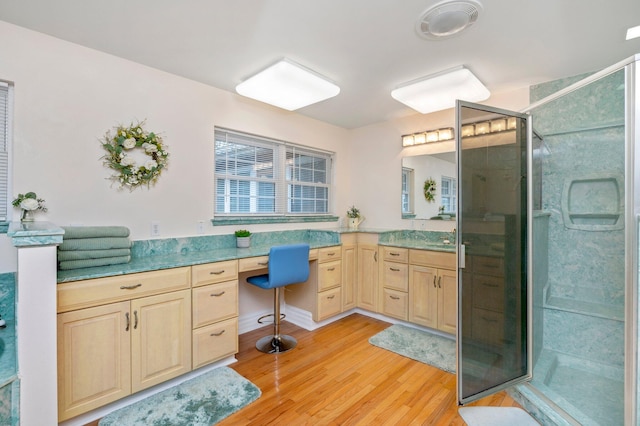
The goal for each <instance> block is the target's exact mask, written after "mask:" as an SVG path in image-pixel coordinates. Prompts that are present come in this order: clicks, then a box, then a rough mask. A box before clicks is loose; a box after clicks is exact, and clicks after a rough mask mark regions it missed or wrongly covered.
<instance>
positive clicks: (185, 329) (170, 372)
mask: <svg viewBox="0 0 640 426" xmlns="http://www.w3.org/2000/svg"><path fill="white" fill-rule="evenodd" d="M131 312H132V322H133V324H132V326H131V327H132V334H131V363H132V368H131V387H132V390H133V392H137V391H139V390H141V389H146V388H148V387H150V386H153V385H156V384H158V383H161V382H164V381H166V380H169V379H171V378H174V377H177V376H179V375H181V374H184V373H187V372H189V371H190V370H191V291H190V290H183V291H176V292H172V293H166V294H160V295H157V296H150V297H145V298H142V299H135V300H132V301H131Z"/></svg>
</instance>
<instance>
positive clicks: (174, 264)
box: [58, 241, 339, 283]
mask: <svg viewBox="0 0 640 426" xmlns="http://www.w3.org/2000/svg"><path fill="white" fill-rule="evenodd" d="M300 242H301V243H302V242H307V241H300ZM335 245H339V243H337V244H336V243H309V246H310V247H311V249H316V248H322V247H331V246H335ZM270 248H271V246H270V245H264V246H256V247H250V248H235V247H233V248H217V249H213V250H205V251H190V252H182V253H171V254H160V255H155V256H145V257H137V258H136V257H134V258H132V259H131V262H129V263H123V264H119V265H109V266H97V267H94V268H82V269H69V270H65V271H58V283H63V282H69V281H78V280H87V279H91V278H101V277H108V276H116V275H125V274H133V273H136V272H147V271H156V270H159V269H170V268H179V267H182V266H192V265H201V264H204V263H211V262H220V261H223V260H232V259H243V258H247V257H256V256H266V255H268V254H269V249H270Z"/></svg>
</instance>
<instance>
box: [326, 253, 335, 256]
mask: <svg viewBox="0 0 640 426" xmlns="http://www.w3.org/2000/svg"><path fill="white" fill-rule="evenodd" d="M335 255H336V254H335V253H334V252H331V253H327V256H335Z"/></svg>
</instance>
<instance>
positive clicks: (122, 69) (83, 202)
mask: <svg viewBox="0 0 640 426" xmlns="http://www.w3.org/2000/svg"><path fill="white" fill-rule="evenodd" d="M0 39H1V40H4V41H10V43H0V79H2V80H9V81H12V82H14V84H15V108H14V112H15V118H14V135H13V136H14V137H13V144H14V145H13V148H14V149H13V161H14V173H13V188H12V193H13V195H17V194H18V193H20V192H22V193H24V192H27V191H35V192H36V193H37V194H38V196H40V197H42V198H44V199H45V200H46V205H47V207H48V209H49V211H48V212H47V213H41V212H39V213H38V214H37V218H36V219H37V220H48V221H51V222H54V223H56V224H58V225H62V226H64V225H70V224H83V225H124V226H128V227H129V228H130V229H131V238H132V239H134V240H135V239H148V238H150V227H151V221H159V222H160V225H161V237H163V238H166V237H176V236H190V235H195V234H196V224H197V222H198V221H199V220H206V223H207V229H206V233H207V234H229V233H231V232H232V231H233V230H235V228H236V227H235V226H233V227H213V226H211V225H210V222H209V219H211V218H212V217H213V130H214V126H223V127H227V128H231V129H237V130H241V131H246V132H250V133H255V134H260V135H264V136H268V137H273V138H277V139H281V140H286V141H291V142H295V143H300V144H304V145H309V146H313V147H318V148H322V149H327V150H331V151H334V152H336V157H337V158H336V168H335V178H336V181H337V182H339V183H340V184H339V185H337V187H336V194H335V195H336V197H335V203H336V210H337V211H342V210H344V211H346V209H347V207H348V206H347V204H348V203H349V202H350V199H349V198H350V197H348V195H347V194H348V193H349V192H350V189H351V187H350V184H349V164H350V162H351V161H350V156H349V149H348V143H347V141H348V137H349V134H350V133H349V131H347V130H345V129H343V128H339V127H335V126H331V125H328V124H326V123H322V122H319V121H316V120H312V119H309V118H307V117H304V116H302V115H300V114H296V113H291V112H287V111H284V110H281V109H278V108H273V107H269V106H266V105H264V104H261V103H258V102H254V101H251V100H249V99H246V98H243V97H240V96H238V95H235V94H233V93H229V92H226V91H222V90H219V89H216V88H213V87H210V86H206V85H204V84H200V83H197V82H194V81H191V80H188V79H185V78H182V77H178V76H175V75H172V74H168V73H165V72H161V71H158V70H155V69H152V68H149V67H146V66H143V65H140V64H137V63H134V62H131V61H127V60H124V59H120V58H117V57H114V56H111V55H108V54H105V53H101V52H98V51H95V50H91V49H87V48H85V47H82V46H79V45H76V44H72V43H68V42H65V41H61V40H59V39H56V38H53V37H49V36H47V35H44V34H41V33H37V32H33V31H30V30H27V29H24V28H21V27H18V26H14V25H11V24H8V23H5V22H2V21H0ZM144 119H146V123H147V124H146V129H147V130H149V131H154V132H156V133H160V134H161V135H162V137H163V138H164V141H165V143H166V144H167V145H168V150H169V152H170V157H169V166H168V169H166V170H165V171H164V172H163V175H162V176H161V177H160V180H159V181H158V183H157V185H156V186H155V187H152V188H151V189H150V190H147V189H138V190H135V191H134V192H129V191H126V190H125V191H119V190H117V187H116V186H113V187H112V186H111V181H109V180H107V179H106V178H107V177H108V176H109V175H110V169H108V168H106V167H104V166H103V165H102V160H101V159H100V158H101V156H102V155H103V149H102V147H101V145H100V141H99V140H100V139H101V138H102V136H103V135H104V134H105V132H106V131H107V130H109V129H112V128H113V127H115V126H116V125H118V124H125V125H126V124H129V123H130V122H132V121H138V120H144ZM14 214H15V215H17V211H14ZM14 217H16V216H14ZM332 226H336V225H335V224H332V223H330V224H327V223H319V224H300V225H296V224H283V225H260V226H250V227H249V229H251V230H253V231H257V232H259V231H262V230H267V229H269V230H272V229H295V228H297V227H304V228H309V227H318V228H326V227H332ZM15 253H16V252H15V249H14V248H13V247H12V245H11V242H10V240H9V239H8V238H7V237H6V235H2V236H0V273H2V272H11V271H15V268H16V266H15V265H16V254H15Z"/></svg>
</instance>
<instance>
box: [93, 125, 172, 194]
mask: <svg viewBox="0 0 640 426" xmlns="http://www.w3.org/2000/svg"><path fill="white" fill-rule="evenodd" d="M143 125H144V121H142V122H140V123H138V124H136V125H134V124H133V123H132V124H131V125H130V126H129V127H124V126H118V127H116V128H115V135H114V134H112V133H111V131H107V133H106V134H105V135H104V138H103V139H102V147H103V148H104V149H105V151H107V153H106V154H105V155H104V156H103V157H102V158H104V165H105V166H107V167H110V168H111V169H113V170H114V171H115V172H116V173H114V174H113V175H112V176H111V177H110V178H109V179H112V180H114V181H117V182H118V183H119V184H120V188H124V187H127V188H129V189H130V190H132V191H133V190H134V189H135V188H137V187H139V186H142V185H146V186H147V187H149V186H150V185H151V184H155V183H156V181H157V180H158V178H159V177H160V173H161V172H162V170H163V169H164V168H165V167H167V162H168V159H169V153H168V152H167V150H166V146H165V145H164V144H163V142H162V138H161V137H160V136H158V135H156V134H155V133H153V132H148V133H147V132H146V131H145V130H144V129H143V127H142V126H143ZM136 150H141V151H143V152H144V153H145V154H146V155H147V156H148V157H149V158H148V159H147V160H146V161H145V163H144V164H137V162H136V159H135V158H134V157H133V156H132V155H131V154H133V152H135V151H136Z"/></svg>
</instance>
